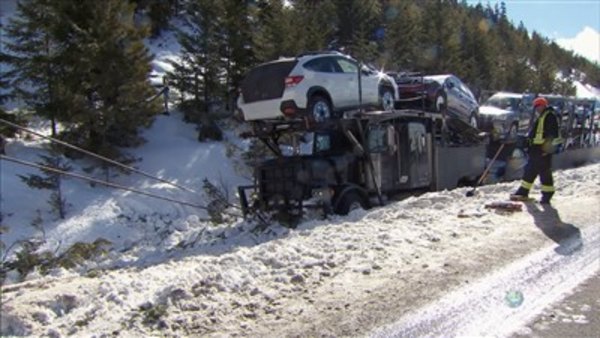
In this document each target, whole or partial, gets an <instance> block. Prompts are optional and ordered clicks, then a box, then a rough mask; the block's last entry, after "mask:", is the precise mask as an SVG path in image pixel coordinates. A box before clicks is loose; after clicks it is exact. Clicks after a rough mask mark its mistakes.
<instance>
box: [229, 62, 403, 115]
mask: <svg viewBox="0 0 600 338" xmlns="http://www.w3.org/2000/svg"><path fill="white" fill-rule="evenodd" d="M358 69H359V62H358V61H356V60H354V59H353V58H351V57H350V56H348V55H345V54H342V53H339V52H319V53H307V54H302V55H299V56H297V57H294V58H281V59H279V60H276V61H271V62H267V63H264V64H261V65H259V66H257V67H255V68H253V69H251V70H250V71H249V72H248V73H247V74H246V77H245V78H244V80H243V81H242V83H241V88H240V89H241V93H240V96H239V98H238V108H239V109H240V110H241V111H242V114H243V116H244V119H245V120H247V121H255V120H276V119H284V118H288V119H295V118H303V117H308V118H309V119H311V121H314V122H322V121H325V120H327V119H330V118H340V117H342V116H343V112H344V111H349V110H355V109H359V108H360V106H361V104H362V106H363V107H365V108H373V107H376V108H378V109H382V110H392V109H394V103H395V99H394V97H395V93H397V88H396V83H395V81H394V80H393V79H392V78H391V77H390V76H388V75H386V74H384V73H383V72H380V71H377V70H375V69H373V68H371V67H368V66H365V65H363V66H362V68H361V69H362V71H361V73H360V78H359V73H358ZM359 81H360V84H361V85H360V89H361V91H360V93H359ZM359 98H362V100H361V99H359ZM361 101H362V102H361Z"/></svg>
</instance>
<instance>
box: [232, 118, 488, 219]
mask: <svg viewBox="0 0 600 338" xmlns="http://www.w3.org/2000/svg"><path fill="white" fill-rule="evenodd" d="M444 126H445V123H444V120H443V119H442V117H441V115H439V114H435V113H428V112H424V111H421V110H393V111H373V112H364V113H359V114H355V115H354V116H353V117H351V118H347V119H338V120H329V121H325V122H321V123H318V124H308V123H306V121H302V120H298V121H286V122H277V123H264V124H262V125H261V126H258V127H257V128H255V129H254V131H253V133H252V134H251V135H250V136H251V137H256V138H258V139H260V140H261V141H263V142H264V143H265V144H266V145H267V146H268V147H269V148H270V149H271V150H272V151H273V153H274V154H275V155H276V156H275V158H272V159H268V160H265V161H263V162H261V163H260V164H259V165H257V166H256V168H255V184H253V185H249V186H240V187H238V193H239V196H240V204H241V207H242V211H243V213H244V215H247V214H249V213H252V212H253V211H257V210H260V211H267V212H268V211H283V212H286V213H290V214H295V215H300V214H301V213H302V211H303V209H304V208H310V207H318V208H322V209H323V210H324V211H325V212H334V213H337V214H347V213H348V212H349V211H350V210H352V209H354V208H357V207H362V208H369V207H371V206H374V205H383V204H384V203H385V201H386V200H388V199H391V198H394V197H395V196H397V195H406V194H414V193H416V192H422V191H437V190H444V189H452V188H455V187H457V186H459V185H461V184H465V183H468V182H474V181H475V180H477V178H478V177H479V176H480V175H481V173H482V172H483V171H484V165H485V154H486V139H484V138H481V137H479V136H478V135H477V132H476V131H471V133H470V134H471V137H470V138H468V139H469V140H468V142H467V141H465V138H464V135H468V134H469V133H467V132H463V133H462V137H461V138H460V139H461V143H460V144H457V143H456V142H454V141H452V139H453V137H449V136H448V135H450V134H449V133H448V132H447V128H444ZM308 132H310V133H311V135H312V136H313V137H312V140H313V147H312V153H311V154H307V155H293V156H284V155H283V154H282V153H281V151H280V150H279V144H278V142H279V140H280V138H281V137H282V135H286V134H299V133H308ZM454 139H456V137H454Z"/></svg>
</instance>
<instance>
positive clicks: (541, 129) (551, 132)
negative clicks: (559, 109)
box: [530, 109, 562, 145]
mask: <svg viewBox="0 0 600 338" xmlns="http://www.w3.org/2000/svg"><path fill="white" fill-rule="evenodd" d="M551 114H554V112H553V110H552V109H546V110H544V111H543V112H542V114H541V115H540V117H539V118H538V119H537V121H536V123H535V130H532V131H533V132H534V133H533V135H531V134H530V135H531V136H533V138H532V139H531V144H533V145H542V144H544V142H545V141H546V140H547V139H550V140H551V142H552V144H553V145H556V144H560V143H562V139H561V137H560V131H559V127H558V119H557V117H556V116H552V117H551V118H554V121H553V123H550V125H547V123H546V122H547V120H546V117H548V115H551ZM531 136H530V137H531Z"/></svg>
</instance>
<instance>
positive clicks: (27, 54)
mask: <svg viewBox="0 0 600 338" xmlns="http://www.w3.org/2000/svg"><path fill="white" fill-rule="evenodd" d="M57 4H58V1H56V0H23V1H19V2H17V12H16V14H17V15H16V16H15V17H14V18H13V19H12V20H11V21H10V22H9V23H8V26H7V27H6V34H7V39H6V40H5V41H3V43H4V44H5V48H6V54H3V55H2V59H3V60H2V61H3V62H5V63H8V64H9V65H10V70H9V71H8V72H6V73H4V74H3V75H2V81H3V82H4V84H6V83H7V82H8V81H10V83H11V84H12V86H13V89H12V91H11V92H10V94H11V95H13V96H15V97H17V98H19V99H22V100H23V101H24V102H25V103H26V104H27V105H28V106H29V107H30V108H31V109H33V110H34V112H35V113H36V114H37V115H39V116H41V117H43V118H47V119H49V120H50V121H51V127H52V136H56V134H57V130H56V123H57V122H58V121H60V120H65V118H64V116H62V115H63V114H64V111H65V109H67V106H66V104H65V102H64V100H63V98H62V97H61V93H60V92H61V88H60V87H61V84H60V82H61V80H62V77H63V75H64V72H65V69H64V66H63V65H61V64H60V62H59V59H60V57H61V53H63V46H62V45H61V44H60V42H59V41H58V40H57V39H56V37H55V36H53V33H54V32H55V31H56V26H57V25H58V22H57V20H56V17H55V15H53V14H54V13H55V8H56V6H57Z"/></svg>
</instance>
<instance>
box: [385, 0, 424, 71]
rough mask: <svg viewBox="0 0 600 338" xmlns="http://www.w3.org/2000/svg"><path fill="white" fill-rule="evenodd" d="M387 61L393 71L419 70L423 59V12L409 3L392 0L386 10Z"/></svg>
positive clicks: (386, 63)
mask: <svg viewBox="0 0 600 338" xmlns="http://www.w3.org/2000/svg"><path fill="white" fill-rule="evenodd" d="M384 17H385V19H386V33H385V43H384V45H385V51H386V53H385V55H386V57H385V60H384V61H383V64H385V65H387V67H389V68H392V69H405V70H418V66H419V64H420V63H419V59H420V58H421V40H422V38H423V37H422V31H421V27H422V26H421V25H420V21H421V11H420V10H419V8H418V7H417V6H416V5H414V4H411V3H410V2H407V1H402V0H392V1H390V3H389V4H388V6H387V8H385V9H384Z"/></svg>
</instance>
